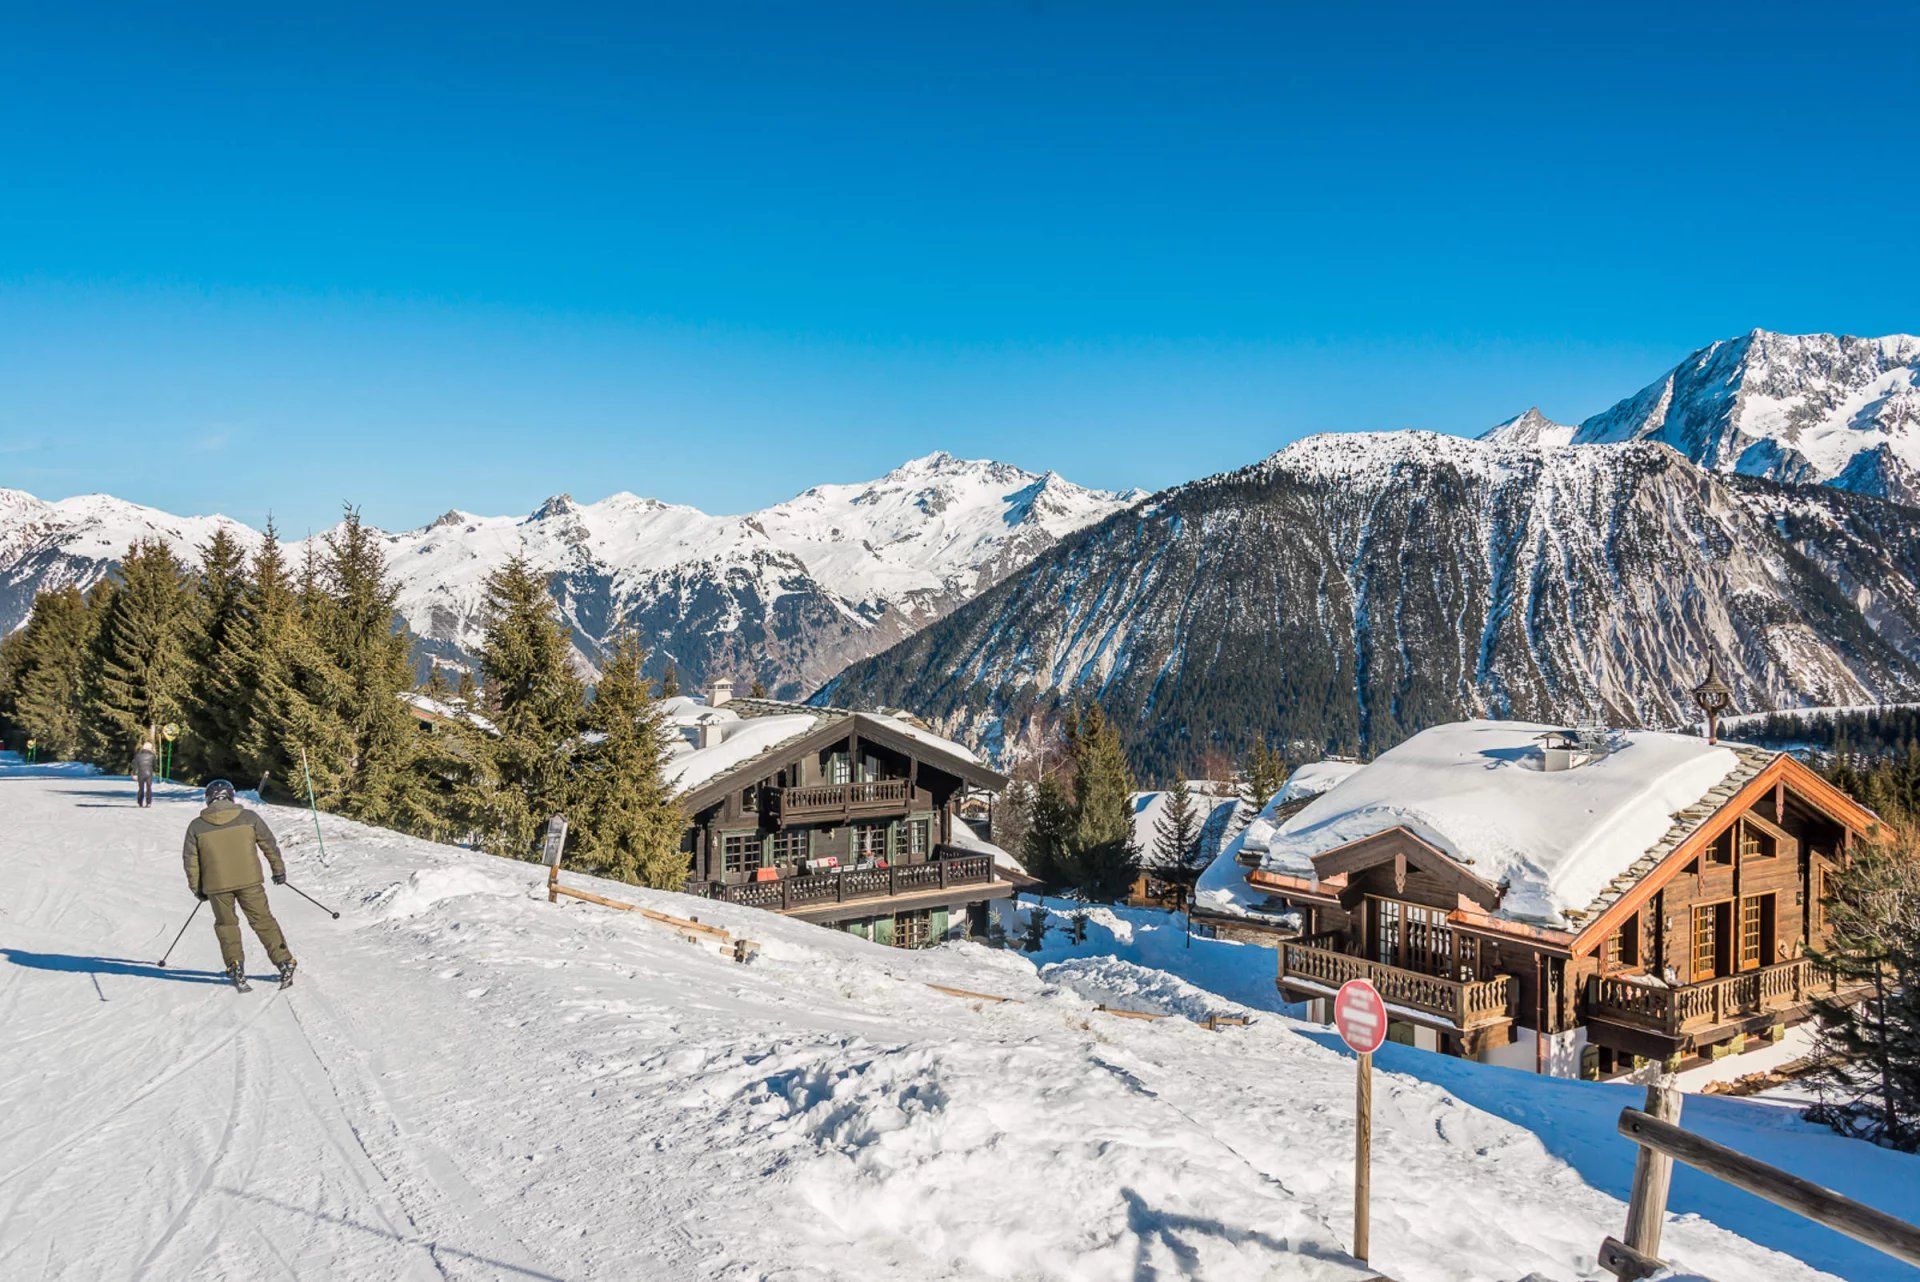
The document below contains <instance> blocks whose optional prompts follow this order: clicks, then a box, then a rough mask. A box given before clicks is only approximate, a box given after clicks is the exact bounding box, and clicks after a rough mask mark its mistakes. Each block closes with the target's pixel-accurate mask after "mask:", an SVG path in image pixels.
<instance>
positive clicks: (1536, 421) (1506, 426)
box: [1480, 405, 1580, 446]
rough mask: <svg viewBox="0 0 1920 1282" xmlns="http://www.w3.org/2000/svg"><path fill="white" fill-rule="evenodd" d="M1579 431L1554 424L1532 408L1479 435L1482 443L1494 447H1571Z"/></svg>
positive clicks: (1568, 426) (1575, 428) (1537, 409)
mask: <svg viewBox="0 0 1920 1282" xmlns="http://www.w3.org/2000/svg"><path fill="white" fill-rule="evenodd" d="M1579 430H1580V429H1579V428H1577V427H1574V426H1573V425H1572V424H1570V423H1556V422H1554V421H1553V420H1552V419H1550V418H1548V417H1547V416H1546V415H1545V414H1542V413H1541V412H1540V407H1539V406H1537V405H1536V406H1534V407H1533V408H1532V409H1530V410H1528V411H1527V412H1526V413H1524V414H1516V415H1514V416H1513V417H1512V418H1510V419H1508V420H1507V421H1506V422H1504V423H1495V424H1494V425H1493V426H1492V427H1490V428H1488V429H1487V430H1486V431H1484V432H1482V433H1481V434H1480V439H1481V440H1483V441H1491V442H1492V443H1494V444H1495V445H1522V446H1524V445H1571V444H1572V443H1573V434H1574V433H1575V432H1577V431H1579Z"/></svg>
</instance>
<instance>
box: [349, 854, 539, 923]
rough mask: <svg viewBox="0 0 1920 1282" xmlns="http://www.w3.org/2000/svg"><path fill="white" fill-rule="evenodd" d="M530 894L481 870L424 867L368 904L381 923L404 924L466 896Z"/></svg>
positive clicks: (495, 896)
mask: <svg viewBox="0 0 1920 1282" xmlns="http://www.w3.org/2000/svg"><path fill="white" fill-rule="evenodd" d="M526 893H527V890H526V887H525V886H523V885H519V884H516V883H514V882H511V881H507V880H506V879H504V878H501V877H495V876H493V875H491V874H489V873H486V872H483V871H481V870H480V869H479V868H473V867H467V866H463V865H459V864H456V865H453V866H451V867H446V868H422V869H421V870H420V871H418V872H416V873H413V874H411V875H410V876H408V878H407V879H406V880H405V881H396V882H394V883H393V884H392V885H390V886H388V887H387V888H386V889H385V890H382V891H379V892H378V893H376V894H374V895H373V896H371V897H370V899H369V901H368V905H369V907H370V908H371V910H372V913H373V916H375V917H376V918H378V919H379V920H381V921H401V920H404V919H406V918H408V917H418V916H419V915H420V914H422V913H425V912H430V911H432V910H433V909H434V908H436V907H438V906H439V905H440V903H441V902H443V901H444V900H448V899H457V898H459V897H461V896H463V895H485V896H489V897H492V898H496V899H506V898H511V899H518V898H522V897H524V896H525V895H526Z"/></svg>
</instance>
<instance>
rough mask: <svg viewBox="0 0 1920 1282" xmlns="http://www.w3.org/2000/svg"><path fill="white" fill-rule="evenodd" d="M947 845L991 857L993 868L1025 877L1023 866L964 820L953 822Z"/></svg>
mask: <svg viewBox="0 0 1920 1282" xmlns="http://www.w3.org/2000/svg"><path fill="white" fill-rule="evenodd" d="M948 844H950V845H954V846H958V847H959V848H960V849H962V850H971V851H974V852H975V853H977V854H982V855H992V856H993V866H994V867H995V868H998V869H1000V870H1002V871H1005V872H1017V873H1019V874H1020V875H1021V876H1022V877H1024V876H1026V875H1027V870H1026V866H1025V865H1023V864H1022V863H1021V862H1020V861H1019V860H1018V859H1015V858H1014V857H1013V856H1012V855H1010V854H1008V853H1007V852H1006V851H1005V850H1004V849H1003V848H1001V847H999V846H996V845H994V844H993V843H992V842H991V841H988V840H987V839H986V838H985V837H982V836H981V835H980V832H979V830H978V829H977V828H975V827H974V826H973V825H972V824H971V823H969V822H968V821H966V820H965V819H958V818H956V819H955V820H954V821H953V840H952V841H951V842H950V843H948Z"/></svg>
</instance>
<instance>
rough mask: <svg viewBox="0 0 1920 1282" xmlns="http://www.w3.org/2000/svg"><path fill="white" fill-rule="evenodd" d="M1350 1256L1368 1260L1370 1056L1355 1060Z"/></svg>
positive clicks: (1370, 1147)
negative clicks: (1351, 1244) (1351, 1245)
mask: <svg viewBox="0 0 1920 1282" xmlns="http://www.w3.org/2000/svg"><path fill="white" fill-rule="evenodd" d="M1354 1064H1355V1069H1354V1075H1355V1081H1356V1082H1357V1087H1356V1090H1355V1097H1354V1117H1353V1134H1354V1143H1353V1258H1354V1259H1356V1260H1358V1261H1360V1263H1362V1264H1365V1263H1366V1262H1367V1238H1368V1236H1369V1228H1370V1226H1369V1224H1368V1222H1367V1221H1368V1202H1369V1199H1370V1198H1371V1197H1372V1196H1373V1161H1372V1149H1373V1056H1371V1055H1359V1056H1356V1057H1355V1060H1354Z"/></svg>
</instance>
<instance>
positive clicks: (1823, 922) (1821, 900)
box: [1808, 863, 1827, 934]
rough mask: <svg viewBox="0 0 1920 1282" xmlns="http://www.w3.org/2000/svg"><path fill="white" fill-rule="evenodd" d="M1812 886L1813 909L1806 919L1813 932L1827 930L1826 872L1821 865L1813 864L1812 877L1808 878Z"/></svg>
mask: <svg viewBox="0 0 1920 1282" xmlns="http://www.w3.org/2000/svg"><path fill="white" fill-rule="evenodd" d="M1808 880H1809V881H1810V882H1811V883H1812V885H1813V907H1812V909H1811V911H1810V912H1809V913H1808V919H1809V920H1810V921H1811V922H1812V923H1813V929H1814V932H1815V933H1816V934H1817V933H1819V932H1822V931H1825V930H1826V928H1827V870H1826V868H1825V867H1824V866H1823V865H1821V864H1818V863H1816V864H1814V866H1813V875H1812V876H1811V877H1810V878H1808Z"/></svg>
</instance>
